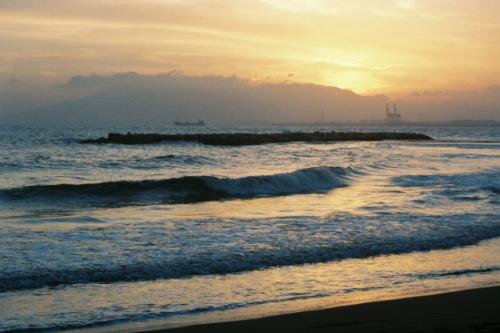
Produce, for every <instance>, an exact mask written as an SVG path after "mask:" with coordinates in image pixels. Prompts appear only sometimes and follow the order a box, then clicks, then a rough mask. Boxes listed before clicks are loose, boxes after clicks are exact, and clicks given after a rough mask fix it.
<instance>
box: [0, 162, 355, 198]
mask: <svg viewBox="0 0 500 333" xmlns="http://www.w3.org/2000/svg"><path fill="white" fill-rule="evenodd" d="M355 174H357V172H356V171H354V170H353V169H352V168H341V167H313V168H306V169H300V170H297V171H294V172H289V173H279V174H274V175H264V176H248V177H242V178H223V177H214V176H186V177H180V178H169V179H160V180H141V181H116V182H103V183H94V184H57V185H35V186H25V187H19V188H11V189H5V190H2V191H1V192H0V196H1V197H4V198H6V199H9V200H13V201H19V202H22V201H33V200H42V201H43V200H47V199H54V198H57V199H58V200H63V201H64V202H65V203H71V202H73V203H75V204H78V205H80V206H81V205H91V206H94V205H95V206H103V205H104V206H109V205H128V204H155V203H174V204H175V203H189V202H199V201H211V200H228V199H238V198H255V197H265V196H282V195H291V194H300V193H320V192H324V191H328V190H331V189H334V188H337V187H341V186H346V185H348V183H349V180H350V179H351V178H352V176H354V175H355Z"/></svg>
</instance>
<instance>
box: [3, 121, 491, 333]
mask: <svg viewBox="0 0 500 333" xmlns="http://www.w3.org/2000/svg"><path fill="white" fill-rule="evenodd" d="M317 130H320V131H321V130H324V131H330V130H336V131H406V132H408V131H410V132H419V133H424V134H428V135H430V136H432V137H433V138H435V139H436V140H434V141H421V142H416V141H415V142H410V141H378V142H335V143H301V142H294V143H282V144H266V145H256V146H243V147H218V146H205V145H202V144H197V143H192V142H182V143H160V144H150V145H115V144H106V145H93V144H81V143H80V141H81V140H83V139H88V138H96V137H99V136H103V135H105V134H107V133H108V132H122V133H124V132H128V131H131V132H158V133H180V132H204V133H228V132H249V133H270V132H278V133H279V132H286V131H317ZM499 208H500V129H499V128H498V127H497V128H495V127H470V128H466V127H443V128H440V127H427V128H426V127H410V128H404V127H384V126H381V127H280V126H274V127H249V126H246V127H203V128H182V127H159V128H59V129H42V128H24V127H0V331H22V330H28V329H29V330H34V331H36V330H42V331H43V330H52V329H78V328H94V329H99V328H103V329H105V330H110V329H112V328H113V327H119V330H124V329H125V328H128V329H129V330H134V329H144V328H147V327H154V325H160V326H169V325H170V326H175V325H185V324H189V323H194V322H207V321H213V320H231V319H235V318H248V317H258V316H263V315H268V314H272V313H284V312H290V311H300V310H304V309H310V308H318V307H327V306H333V305H336V304H342V303H349V302H358V301H369V300H374V299H378V298H384V297H386V298H390V297H398V296H401V295H409V294H410V295H413V294H425V293H428V292H435V291H444V290H450V289H465V288H472V287H481V286H486V285H495V284H498V283H499V282H500V209H499Z"/></svg>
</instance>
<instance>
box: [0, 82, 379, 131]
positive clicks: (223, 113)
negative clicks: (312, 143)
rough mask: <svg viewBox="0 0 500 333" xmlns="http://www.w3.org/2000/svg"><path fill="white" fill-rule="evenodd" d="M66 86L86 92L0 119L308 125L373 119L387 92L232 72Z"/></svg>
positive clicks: (71, 122) (59, 122) (74, 122)
mask: <svg viewBox="0 0 500 333" xmlns="http://www.w3.org/2000/svg"><path fill="white" fill-rule="evenodd" d="M65 87H66V88H67V89H79V88H81V87H85V89H87V90H88V91H91V92H92V93H90V94H89V95H86V96H84V97H79V98H75V99H72V100H69V101H64V102H61V103H57V104H52V105H48V106H44V107H39V108H35V109H31V110H29V111H26V112H22V113H17V114H9V115H7V116H4V117H3V118H2V123H8V124H24V125H41V126H51V125H54V126H56V125H89V126H109V125H158V124H171V123H172V122H173V121H175V120H181V121H195V120H198V119H203V120H205V121H206V122H208V123H209V124H210V123H242V122H264V123H272V122H313V121H318V120H319V119H321V117H322V114H323V117H324V119H325V120H327V121H334V120H335V121H342V120H352V119H376V118H378V117H379V115H378V114H377V113H378V112H382V111H380V110H383V108H384V104H385V102H386V100H387V98H386V97H385V96H382V95H379V96H370V97H366V96H361V95H358V94H356V93H354V92H352V91H349V90H344V89H340V88H335V87H325V86H320V85H313V84H288V83H280V84H259V85H253V84H251V83H249V82H248V81H245V80H240V79H238V78H236V77H219V76H207V77H193V76H186V75H182V74H179V73H177V72H173V73H169V74H165V75H154V76H148V75H140V74H137V73H125V74H116V75H111V76H96V75H93V76H77V77H73V78H72V79H70V80H69V81H68V82H67V83H66V84H65Z"/></svg>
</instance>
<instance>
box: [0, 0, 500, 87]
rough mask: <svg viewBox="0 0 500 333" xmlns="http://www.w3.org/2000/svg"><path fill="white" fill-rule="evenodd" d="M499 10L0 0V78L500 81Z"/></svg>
mask: <svg viewBox="0 0 500 333" xmlns="http://www.w3.org/2000/svg"><path fill="white" fill-rule="evenodd" d="M499 14H500V5H499V4H498V3H497V2H494V1H488V0H481V1H476V2H473V3H472V2H470V1H465V0H453V1H447V2H435V1H430V0H419V1H417V0H398V1H393V0H377V1H371V0H370V1H369V0H360V1H355V2H347V1H342V2H341V1H327V0H318V1H281V0H262V1H241V2H234V1H226V0H220V1H216V2H211V1H205V0H200V1H157V0H149V1H145V2H141V5H137V4H136V3H132V2H129V1H114V0H109V1H103V2H100V1H99V2H98V1H72V2H65V1H62V0H56V1H52V2H50V3H46V4H44V5H43V6H42V5H41V4H40V3H39V2H38V1H34V0H27V1H23V2H22V3H21V2H17V3H16V2H4V3H2V4H0V40H1V41H2V49H1V50H0V58H1V59H2V66H1V67H0V75H4V76H7V77H21V78H23V77H34V76H46V74H47V73H51V75H52V76H54V77H59V78H67V77H69V76H71V75H75V74H90V73H96V74H109V73H115V72H123V71H130V70H133V71H137V72H141V73H147V74H155V73H164V72H169V71H171V70H182V71H184V72H185V73H188V74H192V75H226V76H231V75H233V74H236V75H238V76H239V77H243V78H249V79H252V80H255V81H256V82H257V81H258V82H262V81H271V82H277V81H278V82H281V81H290V82H312V83H317V84H323V85H332V86H338V87H342V88H346V89H352V90H354V91H357V92H361V93H381V92H394V93H398V92H411V91H414V90H417V89H418V90H421V89H422V87H423V88H424V89H449V88H450V87H451V88H453V89H470V88H477V87H482V86H485V85H495V84H500V81H499V80H500V79H499V77H500V60H498V59H500V57H499V56H498V55H499V54H500V24H499V23H498V20H497V17H498V15H499ZM457 55H460V56H457Z"/></svg>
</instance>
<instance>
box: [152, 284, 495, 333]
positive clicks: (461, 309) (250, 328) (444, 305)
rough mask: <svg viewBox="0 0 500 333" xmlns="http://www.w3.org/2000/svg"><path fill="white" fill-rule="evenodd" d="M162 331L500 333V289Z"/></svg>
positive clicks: (484, 289)
mask: <svg viewBox="0 0 500 333" xmlns="http://www.w3.org/2000/svg"><path fill="white" fill-rule="evenodd" d="M161 332H168V333H181V332H194V333H196V332H204V333H207V332H217V333H224V332H231V333H237V332H442V333H451V332H500V287H489V288H482V289H474V290H465V291H459V292H451V293H446V294H439V295H431V296H421V297H412V298H404V299H398V300H390V301H380V302H374V303H366V304H358V305H350V306H343V307H338V308H332V309H326V310H317V311H310V312H300V313H294V314H287V315H279V316H274V317H267V318H261V319H252V320H242V321H235V322H226V323H216V324H206V325H196V326H188V327H181V328H175V329H170V330H159V331H155V332H154V333H161ZM150 333H152V332H150Z"/></svg>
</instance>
